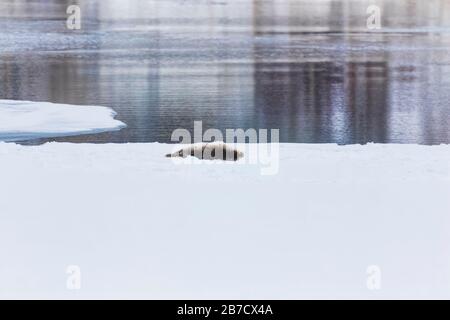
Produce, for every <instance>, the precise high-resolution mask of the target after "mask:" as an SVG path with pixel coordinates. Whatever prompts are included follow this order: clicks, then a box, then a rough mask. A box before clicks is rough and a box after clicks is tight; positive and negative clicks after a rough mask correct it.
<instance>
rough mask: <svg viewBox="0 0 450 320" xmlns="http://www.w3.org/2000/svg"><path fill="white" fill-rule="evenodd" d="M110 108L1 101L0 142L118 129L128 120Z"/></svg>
mask: <svg viewBox="0 0 450 320" xmlns="http://www.w3.org/2000/svg"><path fill="white" fill-rule="evenodd" d="M116 115H117V113H116V112H115V111H114V110H112V109H111V108H109V107H101V106H81V105H69V104H60V103H51V102H33V101H20V100H0V141H21V140H30V139H38V138H51V137H62V136H75V135H83V134H93V133H101V132H107V131H117V130H120V129H122V128H124V127H126V125H125V123H123V122H121V121H119V120H116V119H114V117H115V116H116Z"/></svg>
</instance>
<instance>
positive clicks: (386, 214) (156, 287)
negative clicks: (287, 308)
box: [0, 143, 450, 299]
mask: <svg viewBox="0 0 450 320" xmlns="http://www.w3.org/2000/svg"><path fill="white" fill-rule="evenodd" d="M241 147H242V146H241ZM172 150H173V145H166V144H157V143H153V144H120V145H118V144H106V145H91V144H66V143H49V144H45V145H41V146H21V145H16V144H13V143H0V177H1V183H0V220H1V223H0V256H1V263H0V297H1V298H197V299H215V298H236V299H239V298H248V299H261V298H274V299H282V298H374V299H378V298H450V232H449V230H450V162H449V160H450V146H448V145H440V146H418V145H380V144H369V145H364V146H361V145H349V146H337V145H327V144H325V145H309V144H281V145H280V161H279V172H278V174H276V175H270V176H263V175H261V174H260V170H259V169H260V168H258V165H249V164H243V163H245V159H243V160H241V161H240V162H237V163H228V164H219V163H221V162H220V161H217V162H214V163H212V164H190V165H188V164H178V165H176V164H174V162H172V159H169V158H165V157H164V155H165V154H166V153H169V152H171V151H172ZM200 162H201V161H200ZM203 162H204V161H203ZM205 163H206V162H205ZM69 265H77V266H79V267H80V268H81V289H80V290H68V289H67V288H66V280H67V277H68V275H67V274H66V268H67V266H69ZM371 265H376V266H378V267H379V268H380V270H381V288H380V289H379V290H369V289H368V288H367V286H366V282H367V279H368V274H367V273H366V272H367V268H368V267H369V266H371Z"/></svg>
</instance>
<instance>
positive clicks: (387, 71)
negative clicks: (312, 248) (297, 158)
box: [0, 0, 450, 144]
mask: <svg viewBox="0 0 450 320" xmlns="http://www.w3.org/2000/svg"><path fill="white" fill-rule="evenodd" d="M66 2H67V3H65V2H64V1H57V0H52V1H49V0H47V1H36V2H34V1H33V2H30V1H25V0H23V1H13V0H9V1H2V3H1V4H0V43H1V47H0V76H1V78H0V99H18V100H33V101H52V102H59V103H71V104H86V105H105V106H110V107H112V108H114V109H115V110H116V111H117V112H118V119H120V120H122V121H124V122H126V123H127V124H128V127H127V128H126V129H124V130H122V131H120V132H112V133H104V134H98V135H86V136H79V137H67V138H58V139H52V140H56V141H71V142H150V141H159V142H169V141H170V135H171V132H172V131H173V130H174V129H176V128H180V127H181V128H188V129H191V128H192V127H193V121H195V120H202V121H203V127H204V129H207V128H210V127H214V128H219V129H222V130H225V129H226V128H279V129H280V138H281V140H282V141H283V142H307V143H324V142H335V143H340V144H347V143H366V142H371V141H373V142H383V143H387V142H389V143H422V144H438V143H449V142H450V132H449V111H450V107H449V101H450V90H449V88H450V76H449V75H450V54H449V53H450V28H449V26H450V2H449V1H444V0H443V1H439V0H437V1H408V0H403V1H384V2H383V1H379V2H378V3H379V4H381V9H382V25H383V28H382V29H381V30H380V31H377V32H371V31H368V30H367V29H366V18H367V14H366V8H367V6H368V5H369V4H372V2H371V1H367V2H366V1H349V2H346V1H341V2H339V1H320V2H319V1H298V0H293V1H288V0H285V1H268V0H266V1H250V0H249V1H231V0H217V1H206V0H199V1H190V0H184V1H172V0H167V1H138V0H135V1H130V0H127V1H122V0H114V1H112V0H108V1H100V0H94V1H78V3H79V4H80V6H81V9H82V17H83V20H82V30H79V31H70V30H67V29H66V28H65V19H66V14H65V10H66V7H67V5H68V4H73V3H74V2H73V1H66ZM44 141H48V140H44V139H42V140H39V141H35V142H33V143H41V142H44Z"/></svg>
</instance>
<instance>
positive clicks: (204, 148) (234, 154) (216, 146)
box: [166, 142, 244, 161]
mask: <svg viewBox="0 0 450 320" xmlns="http://www.w3.org/2000/svg"><path fill="white" fill-rule="evenodd" d="M188 156H193V157H196V158H198V159H203V160H227V161H237V160H239V159H241V158H242V157H243V156H244V153H243V152H242V151H239V150H237V149H236V148H234V147H231V146H229V145H227V144H226V143H224V142H210V143H196V144H190V145H187V146H186V147H184V148H182V149H180V150H178V151H175V152H173V153H169V154H166V157H168V158H173V157H182V158H186V157H188Z"/></svg>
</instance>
